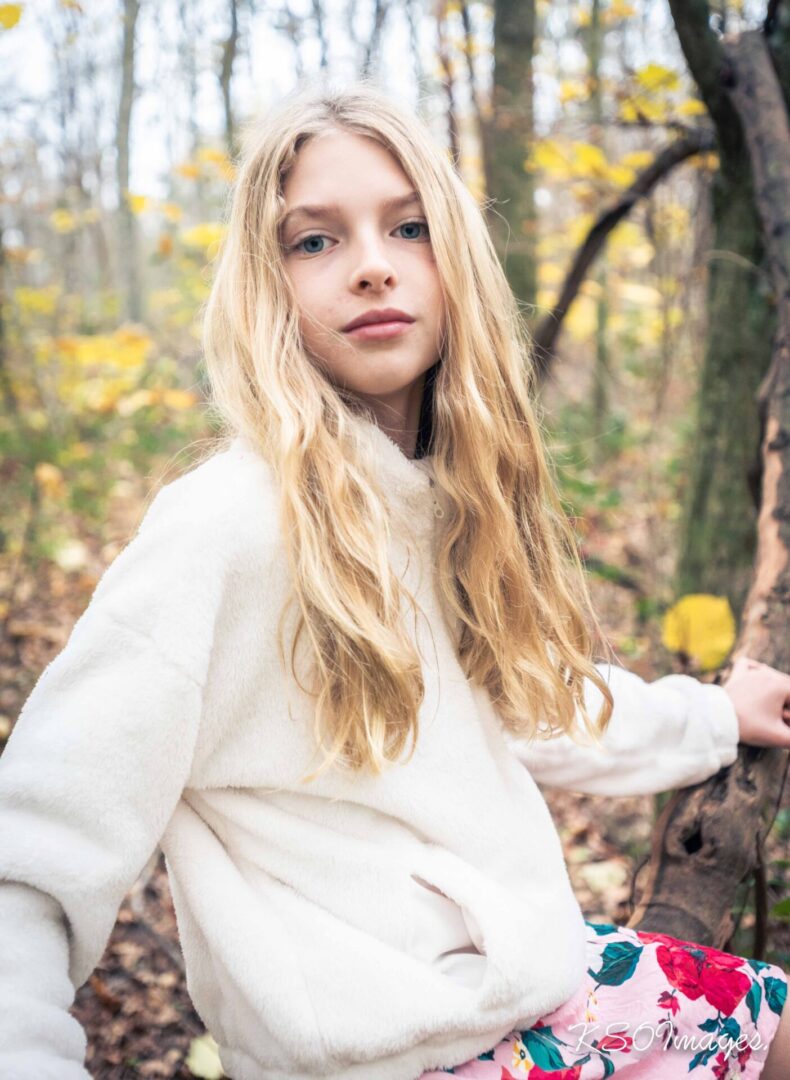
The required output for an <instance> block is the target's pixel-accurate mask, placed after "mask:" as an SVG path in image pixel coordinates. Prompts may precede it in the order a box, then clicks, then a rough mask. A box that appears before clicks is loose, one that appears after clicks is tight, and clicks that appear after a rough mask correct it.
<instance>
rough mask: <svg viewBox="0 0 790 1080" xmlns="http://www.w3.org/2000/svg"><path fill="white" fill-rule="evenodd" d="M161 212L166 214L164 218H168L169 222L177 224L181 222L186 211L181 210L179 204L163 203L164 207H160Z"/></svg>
mask: <svg viewBox="0 0 790 1080" xmlns="http://www.w3.org/2000/svg"><path fill="white" fill-rule="evenodd" d="M160 210H161V211H162V213H163V214H164V216H165V217H166V218H167V220H168V221H172V222H177V221H180V220H181V218H182V217H183V216H184V211H183V210H182V209H181V207H180V206H179V205H178V203H174V202H166V203H162V205H161V207H160Z"/></svg>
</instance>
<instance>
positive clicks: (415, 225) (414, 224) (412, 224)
mask: <svg viewBox="0 0 790 1080" xmlns="http://www.w3.org/2000/svg"><path fill="white" fill-rule="evenodd" d="M398 228H399V229H417V230H418V231H419V230H420V229H425V238H426V239H427V238H428V222H427V221H404V223H403V224H402V225H399V226H398ZM403 239H404V240H418V239H419V235H418V236H414V235H412V236H404V238H403Z"/></svg>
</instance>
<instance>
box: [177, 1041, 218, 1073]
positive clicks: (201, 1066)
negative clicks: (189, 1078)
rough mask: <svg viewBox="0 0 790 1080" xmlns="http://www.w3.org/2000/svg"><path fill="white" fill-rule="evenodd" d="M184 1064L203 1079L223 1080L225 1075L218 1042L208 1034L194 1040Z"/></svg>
mask: <svg viewBox="0 0 790 1080" xmlns="http://www.w3.org/2000/svg"><path fill="white" fill-rule="evenodd" d="M184 1064H185V1065H186V1067H187V1068H188V1069H189V1071H190V1072H191V1073H192V1075H193V1076H198V1077H200V1078H201V1080H222V1077H223V1076H224V1075H225V1073H224V1071H223V1068H222V1062H221V1061H220V1060H219V1053H218V1047H217V1044H216V1042H215V1041H214V1039H212V1037H211V1036H210V1035H208V1034H206V1035H200V1036H199V1037H198V1038H197V1039H193V1040H192V1042H191V1043H190V1044H189V1053H188V1055H187V1059H186V1061H185V1062H184Z"/></svg>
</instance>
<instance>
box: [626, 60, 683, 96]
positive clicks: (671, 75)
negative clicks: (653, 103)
mask: <svg viewBox="0 0 790 1080" xmlns="http://www.w3.org/2000/svg"><path fill="white" fill-rule="evenodd" d="M636 80H637V82H638V83H639V85H640V86H644V88H645V90H650V91H652V92H655V91H656V90H676V89H677V88H678V86H679V85H680V77H679V75H678V73H677V72H676V71H673V70H672V69H671V68H668V67H664V66H663V65H662V64H653V63H650V64H647V65H646V66H645V67H643V68H642V69H641V70H640V71H637V73H636Z"/></svg>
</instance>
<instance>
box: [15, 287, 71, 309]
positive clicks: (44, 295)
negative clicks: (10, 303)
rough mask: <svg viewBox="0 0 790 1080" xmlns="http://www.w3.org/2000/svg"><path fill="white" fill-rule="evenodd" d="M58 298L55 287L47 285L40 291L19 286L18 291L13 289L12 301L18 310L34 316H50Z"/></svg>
mask: <svg viewBox="0 0 790 1080" xmlns="http://www.w3.org/2000/svg"><path fill="white" fill-rule="evenodd" d="M59 296H60V289H59V288H58V286H57V285H47V286H45V287H44V288H42V289H31V288H30V287H29V286H26V285H20V286H19V288H18V289H14V300H15V301H16V304H17V307H18V308H19V310H20V311H25V312H31V313H32V314H35V315H52V314H53V313H54V311H55V308H56V306H57V302H58V297H59Z"/></svg>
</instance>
